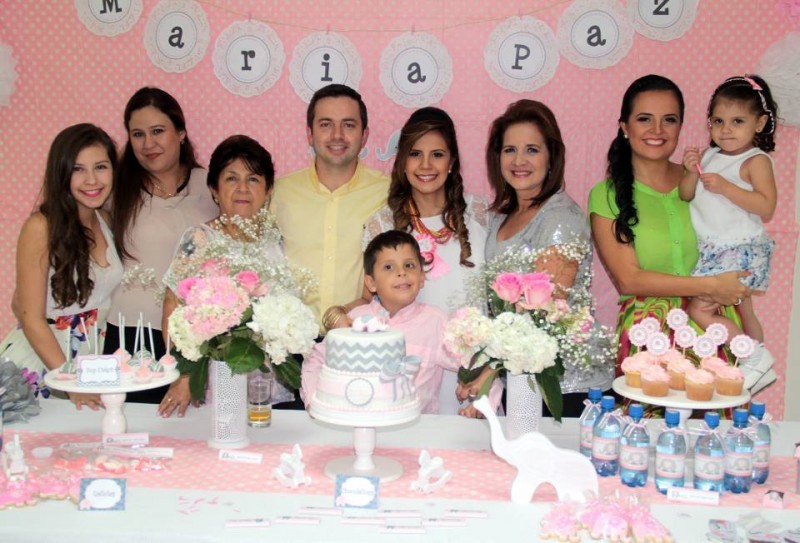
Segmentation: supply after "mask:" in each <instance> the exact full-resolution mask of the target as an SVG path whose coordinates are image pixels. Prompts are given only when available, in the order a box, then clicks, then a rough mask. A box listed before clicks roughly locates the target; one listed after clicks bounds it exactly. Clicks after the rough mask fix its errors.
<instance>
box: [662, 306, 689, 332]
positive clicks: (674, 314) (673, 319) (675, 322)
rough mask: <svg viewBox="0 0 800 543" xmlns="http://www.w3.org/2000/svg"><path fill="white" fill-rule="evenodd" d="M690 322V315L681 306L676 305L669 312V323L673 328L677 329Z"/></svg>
mask: <svg viewBox="0 0 800 543" xmlns="http://www.w3.org/2000/svg"><path fill="white" fill-rule="evenodd" d="M687 324H689V315H687V314H686V311H684V310H683V309H681V308H680V307H675V308H673V309H670V310H669V313H667V325H668V326H669V327H670V329H672V330H677V329H678V328H682V327H684V326H686V325H687Z"/></svg>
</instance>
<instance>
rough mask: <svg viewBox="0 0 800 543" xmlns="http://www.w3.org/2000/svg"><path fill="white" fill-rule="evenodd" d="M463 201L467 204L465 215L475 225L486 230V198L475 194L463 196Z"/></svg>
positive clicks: (487, 207) (487, 222) (487, 220)
mask: <svg viewBox="0 0 800 543" xmlns="http://www.w3.org/2000/svg"><path fill="white" fill-rule="evenodd" d="M464 200H465V201H466V202H467V213H468V214H470V215H471V216H472V218H473V219H475V222H476V223H478V224H480V225H481V226H483V227H484V228H486V226H487V225H488V224H489V202H488V201H487V200H486V198H484V197H483V196H478V195H477V194H465V195H464Z"/></svg>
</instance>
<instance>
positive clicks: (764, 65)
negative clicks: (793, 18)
mask: <svg viewBox="0 0 800 543" xmlns="http://www.w3.org/2000/svg"><path fill="white" fill-rule="evenodd" d="M798 11H800V9H798ZM798 20H800V16H799V17H798ZM755 73H757V74H758V75H760V76H761V77H763V78H764V80H765V81H766V82H767V83H769V86H770V90H771V91H772V96H773V98H775V101H776V102H777V103H778V111H779V113H780V120H781V122H783V123H784V124H787V125H789V126H800V32H788V33H786V34H785V35H784V36H783V37H782V38H781V39H779V40H778V41H776V42H775V43H774V44H772V45H771V46H770V48H769V49H767V51H766V52H765V53H764V55H763V56H762V57H761V58H760V59H759V61H758V66H757V67H756V69H755Z"/></svg>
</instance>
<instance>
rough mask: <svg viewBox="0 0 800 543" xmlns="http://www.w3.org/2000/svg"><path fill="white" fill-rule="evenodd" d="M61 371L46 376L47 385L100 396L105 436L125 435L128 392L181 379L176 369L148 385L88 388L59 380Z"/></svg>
mask: <svg viewBox="0 0 800 543" xmlns="http://www.w3.org/2000/svg"><path fill="white" fill-rule="evenodd" d="M59 373H60V371H59V370H57V369H56V370H53V371H50V372H47V373H46V374H45V376H44V382H45V384H46V385H47V386H48V387H49V388H52V389H54V390H61V391H63V392H77V393H84V394H99V395H100V399H101V400H103V405H104V406H105V408H106V412H105V415H103V425H102V428H103V433H104V434H124V433H125V431H126V430H127V428H128V421H127V419H126V418H125V411H124V410H123V404H124V403H125V396H126V395H127V393H128V392H138V391H140V390H150V389H151V388H158V387H161V386H164V385H168V384H170V383H172V382H173V381H175V380H177V379H178V377H180V375H181V374H180V373H179V372H178V370H176V369H172V370H169V371H165V372H164V375H163V377H154V378H153V379H152V380H151V381H150V382H148V383H133V382H131V383H122V384H120V385H119V386H88V385H79V384H78V382H77V381H76V380H71V381H63V380H60V379H58V375H59Z"/></svg>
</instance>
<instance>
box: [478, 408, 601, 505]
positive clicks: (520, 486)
mask: <svg viewBox="0 0 800 543" xmlns="http://www.w3.org/2000/svg"><path fill="white" fill-rule="evenodd" d="M472 405H474V406H475V408H476V409H477V410H478V411H480V412H481V413H483V416H484V417H486V420H488V421H489V428H490V429H491V432H492V450H493V451H494V453H495V454H496V455H497V456H499V457H500V458H502V459H503V460H505V461H506V462H508V463H509V464H511V465H512V466H514V467H515V468H517V476H516V477H515V478H514V482H513V483H512V484H511V501H512V502H514V503H521V504H524V503H530V501H531V499H532V498H533V494H534V492H536V489H537V488H538V487H539V485H541V484H542V483H550V484H551V485H553V487H555V489H556V492H557V493H558V499H559V501H562V502H564V501H577V502H581V503H583V502H585V501H587V500H588V499H590V498H592V497H595V496H597V495H598V484H597V472H596V471H595V469H594V466H593V465H592V463H591V462H590V461H589V459H588V458H586V457H585V456H583V455H582V454H581V453H580V452H578V451H573V450H569V449H559V448H558V447H556V446H555V445H553V443H552V442H551V441H550V440H549V439H547V438H546V437H545V436H544V435H543V434H540V433H539V432H530V433H527V434H523V435H521V436H520V437H518V438H517V439H513V440H508V439H506V436H505V434H503V429H502V428H501V427H500V422H499V421H498V420H497V416H496V415H495V414H494V411H493V410H492V408H491V406H490V405H489V400H488V399H487V398H486V396H483V397H481V398H479V399H478V400H476V401H475V402H473V404H472Z"/></svg>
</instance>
